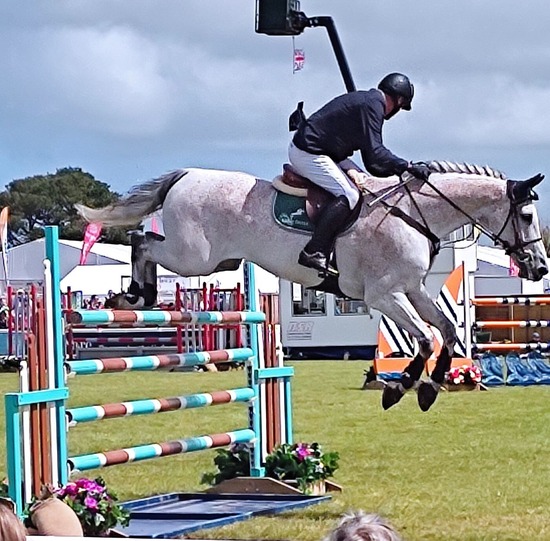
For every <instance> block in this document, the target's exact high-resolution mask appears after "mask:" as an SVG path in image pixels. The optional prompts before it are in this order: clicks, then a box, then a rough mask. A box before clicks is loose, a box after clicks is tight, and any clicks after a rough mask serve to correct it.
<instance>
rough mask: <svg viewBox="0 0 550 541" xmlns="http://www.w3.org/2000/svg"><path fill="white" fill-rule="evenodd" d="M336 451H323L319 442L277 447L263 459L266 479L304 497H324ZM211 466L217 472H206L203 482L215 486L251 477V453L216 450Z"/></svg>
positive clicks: (236, 448)
mask: <svg viewBox="0 0 550 541" xmlns="http://www.w3.org/2000/svg"><path fill="white" fill-rule="evenodd" d="M339 458H340V456H339V454H338V453H337V452H335V451H332V452H324V451H323V449H322V447H321V445H319V444H318V443H295V444H288V443H284V444H282V445H278V446H276V447H275V448H274V449H273V451H272V452H271V453H269V454H268V455H267V457H266V462H265V470H266V475H267V476H268V477H272V478H273V479H278V480H280V481H284V482H285V483H288V484H290V485H296V486H297V488H298V489H299V490H300V491H301V492H302V493H304V494H323V493H324V492H325V481H326V480H327V479H328V478H329V477H332V476H333V475H334V472H335V471H336V470H337V469H338V460H339ZM214 464H215V465H216V466H217V468H218V471H217V472H215V473H212V472H210V473H206V474H204V475H203V477H202V482H203V483H209V484H212V485H217V484H219V483H221V482H222V481H225V480H227V479H233V478H235V477H248V476H249V475H250V451H249V447H248V446H247V445H246V444H236V445H232V446H231V447H230V448H229V449H218V450H217V454H216V457H215V458H214Z"/></svg>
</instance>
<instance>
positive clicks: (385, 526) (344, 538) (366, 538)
mask: <svg viewBox="0 0 550 541" xmlns="http://www.w3.org/2000/svg"><path fill="white" fill-rule="evenodd" d="M324 541H402V538H401V536H400V535H399V534H398V533H397V532H396V531H395V530H394V529H393V526H392V525H391V524H390V523H389V522H388V521H386V520H385V519H384V518H382V517H381V516H379V515H376V514H366V513H364V512H363V511H357V512H352V513H348V514H345V515H343V517H342V519H341V521H340V523H339V524H338V526H337V527H336V528H335V529H334V530H333V531H332V532H331V533H330V534H329V535H328V536H327V537H326V538H325V539H324Z"/></svg>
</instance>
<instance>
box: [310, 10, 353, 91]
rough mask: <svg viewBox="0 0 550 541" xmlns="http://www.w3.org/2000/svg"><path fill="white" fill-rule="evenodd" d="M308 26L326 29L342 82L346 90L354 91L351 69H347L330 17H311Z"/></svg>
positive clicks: (340, 44)
mask: <svg viewBox="0 0 550 541" xmlns="http://www.w3.org/2000/svg"><path fill="white" fill-rule="evenodd" d="M308 22H309V26H324V27H325V28H326V29H327V32H328V37H329V38H330V43H331V44H332V48H333V49H334V54H335V55H336V60H337V61H338V67H339V68H340V72H341V73H342V77H343V78H344V84H345V85H346V90H347V91H348V92H354V91H355V90H356V88H355V83H354V82H353V77H352V76H351V71H350V69H349V65H348V61H347V59H346V55H345V53H344V49H343V47H342V43H341V42H340V38H339V37H338V32H337V31H336V25H335V24H334V20H333V18H332V17H327V16H323V17H311V18H310V19H308Z"/></svg>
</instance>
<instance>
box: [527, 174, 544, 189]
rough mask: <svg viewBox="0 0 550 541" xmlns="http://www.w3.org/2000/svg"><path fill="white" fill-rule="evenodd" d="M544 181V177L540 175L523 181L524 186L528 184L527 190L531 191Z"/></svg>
mask: <svg viewBox="0 0 550 541" xmlns="http://www.w3.org/2000/svg"><path fill="white" fill-rule="evenodd" d="M543 180H544V175H543V174H541V173H538V174H537V175H535V176H534V177H531V178H529V179H527V180H526V181H525V183H526V184H528V186H529V188H531V189H533V188H534V187H535V186H537V185H538V184H540V183H541V182H542V181H543Z"/></svg>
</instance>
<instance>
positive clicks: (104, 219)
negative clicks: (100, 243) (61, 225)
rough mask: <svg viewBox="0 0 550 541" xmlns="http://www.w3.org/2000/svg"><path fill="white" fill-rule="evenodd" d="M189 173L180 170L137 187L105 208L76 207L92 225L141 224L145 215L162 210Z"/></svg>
mask: <svg viewBox="0 0 550 541" xmlns="http://www.w3.org/2000/svg"><path fill="white" fill-rule="evenodd" d="M187 173H188V171H187V170H185V169H178V170H176V171H172V172H170V173H166V174H165V175H162V176H161V177H159V178H155V179H153V180H149V181H148V182H145V183H143V184H140V185H139V186H134V187H133V188H132V189H131V190H130V191H129V192H128V194H127V195H125V196H124V197H123V198H121V199H119V200H118V201H117V202H116V203H113V204H112V205H108V206H106V207H103V208H101V209H91V208H89V207H86V206H85V205H80V204H76V205H75V208H76V210H77V211H78V213H79V214H80V216H82V218H84V219H85V220H86V221H87V222H88V223H90V222H94V223H101V224H103V225H104V226H105V227H112V226H123V225H126V226H131V225H137V224H139V223H140V222H141V221H142V220H143V218H145V216H148V215H149V214H151V213H152V212H155V210H158V209H159V208H161V207H162V205H163V203H164V200H165V199H166V195H167V194H168V192H169V191H170V188H172V186H174V184H175V183H176V182H178V180H180V179H181V178H183V177H184V176H185V175H186V174H187Z"/></svg>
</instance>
